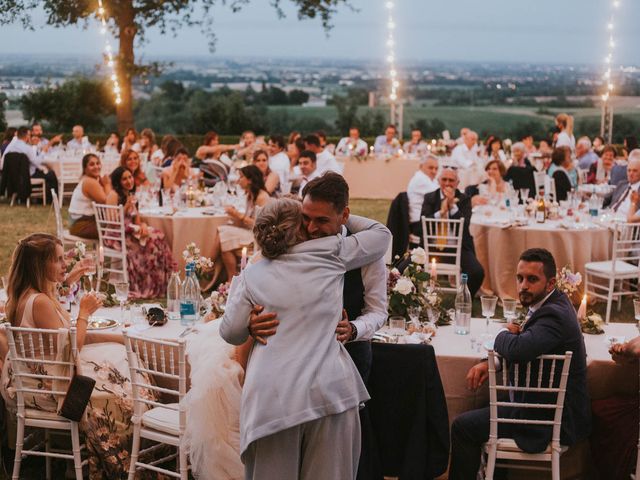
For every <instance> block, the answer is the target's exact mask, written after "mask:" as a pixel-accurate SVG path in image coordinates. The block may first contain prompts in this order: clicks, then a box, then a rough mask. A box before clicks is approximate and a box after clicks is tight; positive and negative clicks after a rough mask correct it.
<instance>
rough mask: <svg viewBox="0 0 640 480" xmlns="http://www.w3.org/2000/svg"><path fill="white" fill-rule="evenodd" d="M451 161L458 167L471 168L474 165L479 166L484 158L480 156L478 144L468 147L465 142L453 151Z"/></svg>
mask: <svg viewBox="0 0 640 480" xmlns="http://www.w3.org/2000/svg"><path fill="white" fill-rule="evenodd" d="M451 161H452V162H453V163H454V164H455V165H456V166H457V167H458V168H464V169H467V168H471V167H472V166H474V165H475V166H479V165H480V164H481V163H482V160H481V159H480V157H479V156H478V146H477V145H474V146H472V147H471V148H469V147H467V145H466V144H465V143H462V144H460V145H458V146H457V147H456V148H454V149H453V152H451Z"/></svg>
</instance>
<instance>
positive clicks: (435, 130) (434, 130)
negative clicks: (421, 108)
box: [411, 118, 447, 138]
mask: <svg viewBox="0 0 640 480" xmlns="http://www.w3.org/2000/svg"><path fill="white" fill-rule="evenodd" d="M411 129H412V130H415V129H417V130H420V131H421V132H422V136H423V137H425V138H437V137H441V136H442V132H443V131H444V130H446V129H447V126H446V125H445V123H444V122H443V121H442V120H440V119H439V118H434V119H433V120H431V121H429V120H426V119H424V118H420V119H418V120H416V121H415V122H413V123H412V124H411Z"/></svg>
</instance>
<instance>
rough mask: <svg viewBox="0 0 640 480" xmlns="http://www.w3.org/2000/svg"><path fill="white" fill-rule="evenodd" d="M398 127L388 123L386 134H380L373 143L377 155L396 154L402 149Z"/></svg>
mask: <svg viewBox="0 0 640 480" xmlns="http://www.w3.org/2000/svg"><path fill="white" fill-rule="evenodd" d="M397 136H398V129H397V128H396V126H395V125H387V128H386V129H385V130H384V135H378V136H377V137H376V141H375V142H374V144H373V151H374V153H375V154H376V155H396V154H397V153H398V152H399V151H400V141H399V140H398V138H397Z"/></svg>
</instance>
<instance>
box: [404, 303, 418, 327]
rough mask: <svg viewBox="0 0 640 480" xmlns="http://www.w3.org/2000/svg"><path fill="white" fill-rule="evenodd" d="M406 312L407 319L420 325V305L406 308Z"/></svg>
mask: <svg viewBox="0 0 640 480" xmlns="http://www.w3.org/2000/svg"><path fill="white" fill-rule="evenodd" d="M407 314H408V315H409V321H410V322H411V323H412V324H414V325H420V307H409V308H407Z"/></svg>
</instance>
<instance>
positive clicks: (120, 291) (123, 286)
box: [114, 282, 129, 322]
mask: <svg viewBox="0 0 640 480" xmlns="http://www.w3.org/2000/svg"><path fill="white" fill-rule="evenodd" d="M114 286H115V289H116V299H117V300H118V301H119V302H120V318H121V321H122V322H124V303H125V302H126V301H127V299H128V298H129V282H116V283H115V285H114Z"/></svg>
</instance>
